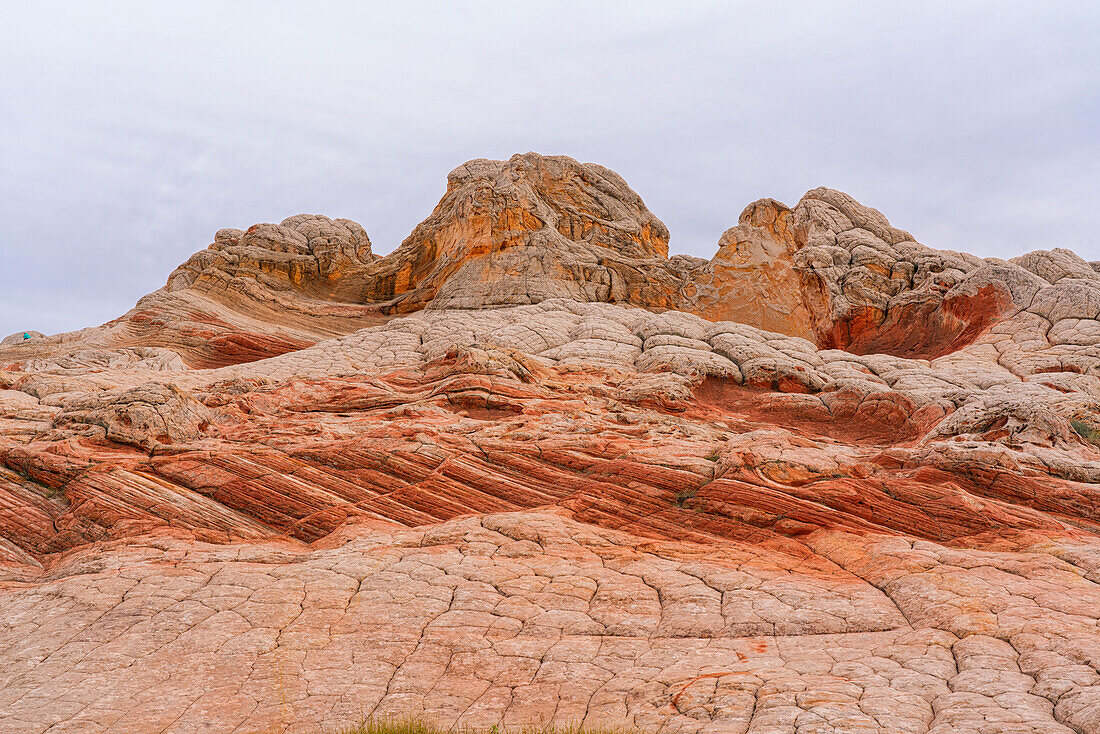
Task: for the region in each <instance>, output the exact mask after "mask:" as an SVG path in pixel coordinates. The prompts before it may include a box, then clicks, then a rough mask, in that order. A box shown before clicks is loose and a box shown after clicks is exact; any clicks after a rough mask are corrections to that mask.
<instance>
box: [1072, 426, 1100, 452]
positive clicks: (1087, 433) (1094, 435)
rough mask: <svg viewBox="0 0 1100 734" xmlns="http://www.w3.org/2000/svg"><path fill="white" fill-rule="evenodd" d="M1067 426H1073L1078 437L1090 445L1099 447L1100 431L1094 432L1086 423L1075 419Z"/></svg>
mask: <svg viewBox="0 0 1100 734" xmlns="http://www.w3.org/2000/svg"><path fill="white" fill-rule="evenodd" d="M1069 424H1070V425H1071V426H1073V430H1074V431H1076V432H1077V435H1078V436H1080V437H1081V438H1083V439H1085V440H1086V441H1088V442H1089V443H1091V444H1096V445H1097V446H1100V431H1098V430H1096V429H1095V428H1093V427H1092V426H1090V425H1089V424H1088V423H1085V422H1084V421H1080V420H1076V419H1074V420H1071V421H1070V422H1069Z"/></svg>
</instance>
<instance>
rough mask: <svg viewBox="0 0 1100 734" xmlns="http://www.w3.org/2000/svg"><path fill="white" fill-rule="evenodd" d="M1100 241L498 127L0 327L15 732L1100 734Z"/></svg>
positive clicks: (2, 567) (8, 692)
mask: <svg viewBox="0 0 1100 734" xmlns="http://www.w3.org/2000/svg"><path fill="white" fill-rule="evenodd" d="M1098 317H1100V272H1097V269H1096V268H1095V267H1094V264H1093V263H1088V262H1085V261H1084V260H1082V259H1081V258H1079V257H1078V256H1076V255H1075V254H1073V253H1072V252H1069V251H1067V250H1060V249H1055V250H1052V251H1049V252H1047V251H1041V252H1033V253H1030V254H1028V255H1025V256H1023V257H1020V258H1015V259H1013V260H1011V261H1001V260H996V259H981V258H977V257H974V256H971V255H967V254H962V253H954V252H945V251H940V250H934V249H931V248H929V247H925V246H924V245H921V244H919V243H917V242H916V241H915V240H914V238H913V237H912V236H910V235H909V234H908V233H907V232H904V231H902V230H899V229H896V228H894V227H892V226H891V225H890V224H889V222H888V221H887V220H886V218H885V217H883V216H882V215H881V214H880V213H878V212H877V211H875V210H873V209H870V208H868V207H865V206H863V205H861V204H859V203H858V202H856V201H854V200H853V199H851V197H848V196H846V195H844V194H842V193H839V192H836V191H832V190H829V189H815V190H813V191H810V192H809V193H807V194H806V195H805V196H804V197H803V198H802V199H801V200H800V201H799V202H798V203H797V204H796V205H795V206H794V207H788V206H786V205H784V204H781V203H779V202H776V201H774V200H769V199H764V200H760V201H758V202H755V203H753V204H750V205H749V206H748V207H747V208H746V209H745V211H744V212H743V213H742V214H741V216H740V219H739V222H738V224H737V225H736V226H735V227H733V228H731V229H729V230H728V231H726V232H725V233H724V234H723V235H722V237H721V239H720V241H719V249H718V252H717V254H716V255H715V256H714V258H713V259H711V260H710V261H706V260H701V259H698V258H690V257H686V256H675V255H674V256H672V257H669V254H668V231H667V229H666V228H665V227H664V225H663V224H662V223H661V222H660V220H658V219H657V218H656V217H655V216H654V215H653V214H652V213H651V212H649V210H648V209H647V208H646V207H645V205H644V203H643V202H642V200H641V198H640V197H639V196H638V195H637V194H636V193H635V192H633V191H632V190H631V189H630V188H629V187H628V186H627V184H626V183H625V182H624V181H623V180H622V179H621V178H620V177H619V176H618V175H616V174H614V173H613V172H611V171H608V170H607V169H605V168H602V167H600V166H596V165H593V164H580V163H577V162H576V161H573V160H572V159H569V158H565V157H547V156H538V155H535V154H526V155H518V156H514V157H513V158H512V159H510V160H509V161H485V160H478V161H471V162H470V163H467V164H465V165H464V166H461V167H460V168H458V169H456V170H455V171H454V172H452V174H451V175H450V177H449V178H448V186H447V192H446V194H445V195H444V197H443V199H442V201H441V202H440V203H439V205H438V206H437V207H436V209H435V211H434V212H433V213H432V214H431V216H429V217H428V219H426V220H425V221H424V222H422V223H421V224H420V225H419V226H418V227H417V228H416V229H415V230H414V231H413V233H412V234H411V235H410V236H409V237H408V238H407V239H406V240H405V242H404V243H403V244H402V245H401V246H400V247H399V248H398V249H397V250H396V251H394V252H393V253H392V254H390V255H387V256H385V257H379V256H377V255H375V254H373V252H372V249H371V243H370V240H369V238H368V236H367V234H366V232H365V231H364V230H363V228H362V227H360V226H359V225H357V224H355V223H354V222H350V221H348V220H341V219H335V220H333V219H328V218H326V217H322V216H313V215H299V216H296V217H291V218H290V219H287V220H284V221H283V222H282V223H281V224H278V225H275V224H261V225H255V226H253V227H251V228H249V229H248V230H245V231H241V230H221V231H220V232H218V233H217V235H216V236H215V241H214V243H213V244H212V245H211V246H210V247H209V248H207V249H206V250H203V251H201V252H199V253H197V254H196V255H194V256H193V257H192V258H190V259H189V260H188V261H187V262H186V263H185V264H184V265H182V266H181V267H180V268H178V269H177V270H176V271H174V272H173V273H172V274H171V276H170V277H169V281H168V285H167V286H166V287H165V288H163V289H161V290H159V291H157V292H155V293H153V294H150V295H149V296H146V297H145V298H143V299H142V301H141V302H139V303H138V305H137V306H136V307H135V309H134V310H132V311H130V312H129V313H127V314H125V315H124V316H122V317H120V318H119V319H117V320H115V321H113V322H110V323H108V324H105V325H103V326H101V327H93V328H89V329H85V330H83V331H80V332H74V333H70V334H62V335H56V336H44V335H41V334H39V333H37V332H27V333H28V334H30V338H27V339H24V338H23V337H22V332H21V333H20V334H18V335H14V337H16V338H12V339H5V340H4V344H3V345H0V365H3V366H5V368H6V369H4V370H2V371H0V609H2V610H3V614H0V663H3V665H2V669H3V670H4V673H3V675H0V730H2V731H5V732H7V731H11V732H35V733H36V734H40V733H41V732H47V731H48V732H62V731H81V732H134V733H135V734H136V733H138V732H140V733H141V734H146V733H147V732H191V731H241V732H244V731H263V730H269V729H272V728H273V727H274V728H276V729H278V728H279V727H282V730H286V731H302V732H306V731H317V730H319V729H321V728H322V727H328V728H335V727H338V726H342V725H346V724H349V723H352V722H354V721H355V720H357V719H358V718H359V717H360V716H362V715H369V714H372V713H373V714H384V715H391V714H392V715H403V714H408V713H426V714H427V715H428V716H430V717H433V718H437V719H440V720H441V721H442V722H443V723H447V724H450V723H469V724H484V725H491V724H493V723H504V724H506V725H508V726H513V725H521V724H532V723H534V724H537V723H545V722H547V721H551V720H554V721H557V722H558V723H559V724H564V723H579V722H584V723H586V724H588V725H595V724H599V723H613V724H619V725H630V726H636V727H640V728H642V729H643V730H646V731H684V732H751V733H752V734H761V733H764V732H783V733H788V732H790V733H793V732H818V731H822V732H823V731H844V732H897V731H902V732H921V733H922V734H923V733H925V732H931V733H933V734H948V733H949V732H950V733H954V732H974V733H975V734H978V733H979V732H983V733H984V732H1013V733H1015V732H1031V733H1034V734H1039V733H1042V734H1049V733H1051V732H1056V733H1062V734H1070V733H1076V734H1081V733H1082V732H1092V731H1100V672H1098V669H1100V657H1098V655H1097V650H1098V649H1100V634H1098V632H1097V630H1098V626H1097V625H1098V621H1100V586H1098V584H1100V538H1098V533H1100V490H1098V487H1100V450H1098V447H1097V441H1098V440H1100V381H1098V379H1097V375H1098V373H1100V321H1098Z"/></svg>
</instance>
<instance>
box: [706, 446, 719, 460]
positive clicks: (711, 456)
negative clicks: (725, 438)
mask: <svg viewBox="0 0 1100 734" xmlns="http://www.w3.org/2000/svg"><path fill="white" fill-rule="evenodd" d="M703 458H704V459H706V460H707V461H718V449H716V448H715V449H711V450H710V453H709V454H707V455H706V456H704V457H703Z"/></svg>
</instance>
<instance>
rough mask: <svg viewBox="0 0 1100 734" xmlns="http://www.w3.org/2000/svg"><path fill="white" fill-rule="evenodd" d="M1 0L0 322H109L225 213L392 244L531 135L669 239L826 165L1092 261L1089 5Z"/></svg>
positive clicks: (697, 233)
mask: <svg viewBox="0 0 1100 734" xmlns="http://www.w3.org/2000/svg"><path fill="white" fill-rule="evenodd" d="M780 5H781V6H782V7H781V8H778V9H777V6H780ZM398 6H400V7H401V9H397V8H398ZM0 8H2V11H0V250H2V253H0V254H2V256H3V261H2V263H0V336H3V335H5V334H8V333H11V332H14V331H16V330H23V329H36V330H39V331H42V332H46V333H54V332H58V331H66V330H70V329H75V328H80V327H83V326H90V325H94V324H99V323H102V322H104V321H107V320H109V319H111V318H114V317H116V316H118V315H120V314H122V313H123V312H125V311H126V310H128V309H129V308H131V307H132V306H133V304H134V302H135V301H136V300H137V299H138V298H139V297H141V296H142V295H143V294H145V293H147V292H149V291H152V290H155V289H156V288H159V287H160V286H162V285H163V284H164V282H165V280H166V279H167V276H168V273H169V272H171V270H172V269H173V268H174V267H175V266H176V265H178V264H179V263H181V262H182V261H184V260H185V259H186V258H187V257H188V256H189V255H190V254H191V253H192V252H194V251H196V250H199V249H202V248H203V247H205V246H206V245H207V244H209V243H210V242H211V241H212V238H213V234H214V232H215V231H216V230H218V229H219V228H221V227H241V228H245V227H248V226H249V225H251V224H253V223H255V222H267V221H274V222H278V221H280V220H282V219H283V218H285V217H287V216H289V215H292V214H297V213H299V212H311V213H320V214H327V215H329V216H333V217H337V216H340V217H349V218H351V219H354V220H356V221H358V222H360V223H362V224H363V226H364V227H366V229H367V232H368V233H369V234H370V237H371V240H372V241H373V243H374V247H375V251H376V252H379V253H386V252H389V251H391V250H392V249H394V248H395V247H396V246H397V245H398V244H399V243H400V241H401V240H402V239H403V238H404V237H405V236H406V235H407V234H408V233H409V232H410V231H411V230H412V228H413V227H414V226H415V225H416V223H417V222H418V221H420V220H421V219H423V218H425V217H426V216H427V215H428V214H429V212H430V211H431V210H432V207H433V206H434V205H435V203H436V202H437V201H438V200H439V197H440V196H441V195H442V194H443V190H444V187H445V180H446V175H447V173H448V172H449V171H450V170H451V169H452V168H454V167H456V166H457V165H459V164H461V163H462V162H464V161H466V160H468V159H470V158H507V157H509V156H510V155H511V154H512V153H516V152H525V151H528V150H534V151H538V152H541V153H563V154H566V155H570V156H573V157H574V158H577V159H579V160H582V161H594V162H597V163H601V164H603V165H605V166H608V167H609V168H612V169H614V170H616V171H618V172H619V173H621V174H622V175H623V177H624V178H625V179H626V180H627V182H628V183H629V184H630V185H631V186H632V187H633V188H634V189H635V190H636V191H637V192H638V193H639V194H641V196H642V198H643V199H644V200H645V202H646V204H647V205H648V206H649V208H650V209H651V210H652V211H653V212H654V213H655V214H656V215H657V216H658V217H660V218H661V219H662V220H664V222H665V223H666V224H667V225H668V227H669V229H670V231H671V232H672V242H671V249H672V251H673V252H687V253H690V254H693V255H699V256H705V257H710V256H711V255H712V254H713V253H714V250H715V243H716V242H717V240H718V237H719V235H720V234H721V233H722V232H723V231H724V230H725V229H726V228H728V227H730V226H732V225H733V224H736V221H737V216H738V214H739V213H740V211H741V209H742V208H743V207H744V206H745V204H747V203H749V202H750V201H752V200H754V199H757V198H760V197H764V196H771V197H774V198H777V199H780V200H783V201H785V202H787V203H788V204H794V203H795V202H796V201H797V200H798V198H799V197H800V196H801V195H802V194H803V193H804V192H805V191H806V190H807V189H810V188H813V187H815V186H821V185H826V186H831V187H834V188H839V189H842V190H845V191H847V192H849V193H851V194H852V195H854V196H855V197H856V198H858V199H860V200H861V201H863V202H864V203H867V204H870V205H872V206H875V207H876V208H878V209H880V210H881V211H882V212H883V213H885V214H886V215H887V216H888V217H889V218H890V220H891V221H892V222H893V223H894V224H895V225H896V226H899V227H902V228H904V229H907V230H909V231H910V232H912V233H913V234H914V236H915V237H916V238H917V239H918V240H919V241H921V242H924V243H925V244H927V245H931V246H933V247H941V248H949V249H959V250H968V251H970V252H974V253H977V254H979V255H983V256H993V255H995V256H999V257H1006V258H1007V257H1012V256H1015V255H1019V254H1021V253H1023V252H1026V251H1028V250H1033V249H1038V248H1051V247H1057V246H1062V247H1069V248H1071V249H1074V250H1076V251H1077V252H1078V253H1080V254H1081V255H1083V256H1084V257H1085V258H1086V259H1100V237H1098V235H1097V217H1096V215H1097V212H1098V211H1100V42H1098V38H1100V3H1096V2H1080V3H1073V2H1057V3H1039V2H1034V1H1032V2H1026V3H1016V2H1004V1H1001V2H989V3H982V2H965V1H962V0H956V1H955V2H949V3H944V4H933V3H927V2H920V3H879V2H874V3H872V2H865V3H860V4H855V3H852V4H848V3H830V2H812V3H782V4H780V3H767V2H758V1H753V2H744V3H741V2H720V3H705V2H689V1H686V0H679V1H677V2H667V0H666V1H663V2H659V3H653V4H644V3H640V2H638V1H637V0H632V1H631V2H623V3H613V2H600V3H590V2H579V3H554V2H537V3H536V2H502V3H493V4H488V3H486V4H480V3H475V4H471V3H458V2H446V3H438V4H435V3H424V4H420V3H414V2H408V1H406V2H402V3H385V4H382V3H379V4H378V7H368V4H366V3H360V2H348V3H317V2H310V3H305V2H303V3H297V4H281V3H275V2H257V3H243V2H242V3H232V2H226V1H225V0H219V1H218V2H211V3H206V2H196V1H195V0H189V1H188V2H180V3H172V4H169V3H150V2H135V3H111V4H107V3H102V4H98V3H90V2H81V3H78V2H69V3H58V4H51V3H46V2H38V1H36V2H26V1H24V0H21V1H20V2H11V1H9V0H0Z"/></svg>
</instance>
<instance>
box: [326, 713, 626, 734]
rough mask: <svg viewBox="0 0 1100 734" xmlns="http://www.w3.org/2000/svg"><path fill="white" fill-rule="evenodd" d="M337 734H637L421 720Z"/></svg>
mask: <svg viewBox="0 0 1100 734" xmlns="http://www.w3.org/2000/svg"><path fill="white" fill-rule="evenodd" d="M338 734H636V732H635V731H634V730H632V729H622V728H614V727H596V728H585V729H582V728H581V727H579V726H575V725H574V726H565V727H561V726H523V727H516V728H512V727H508V728H505V727H503V726H500V725H493V726H484V727H476V728H475V727H468V726H452V727H445V726H438V725H436V724H432V723H430V722H427V721H424V720H423V719H417V718H414V717H406V718H371V719H367V720H365V721H363V722H361V723H360V724H358V725H357V726H353V727H350V728H348V729H341V730H340V731H339V733H338Z"/></svg>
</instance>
